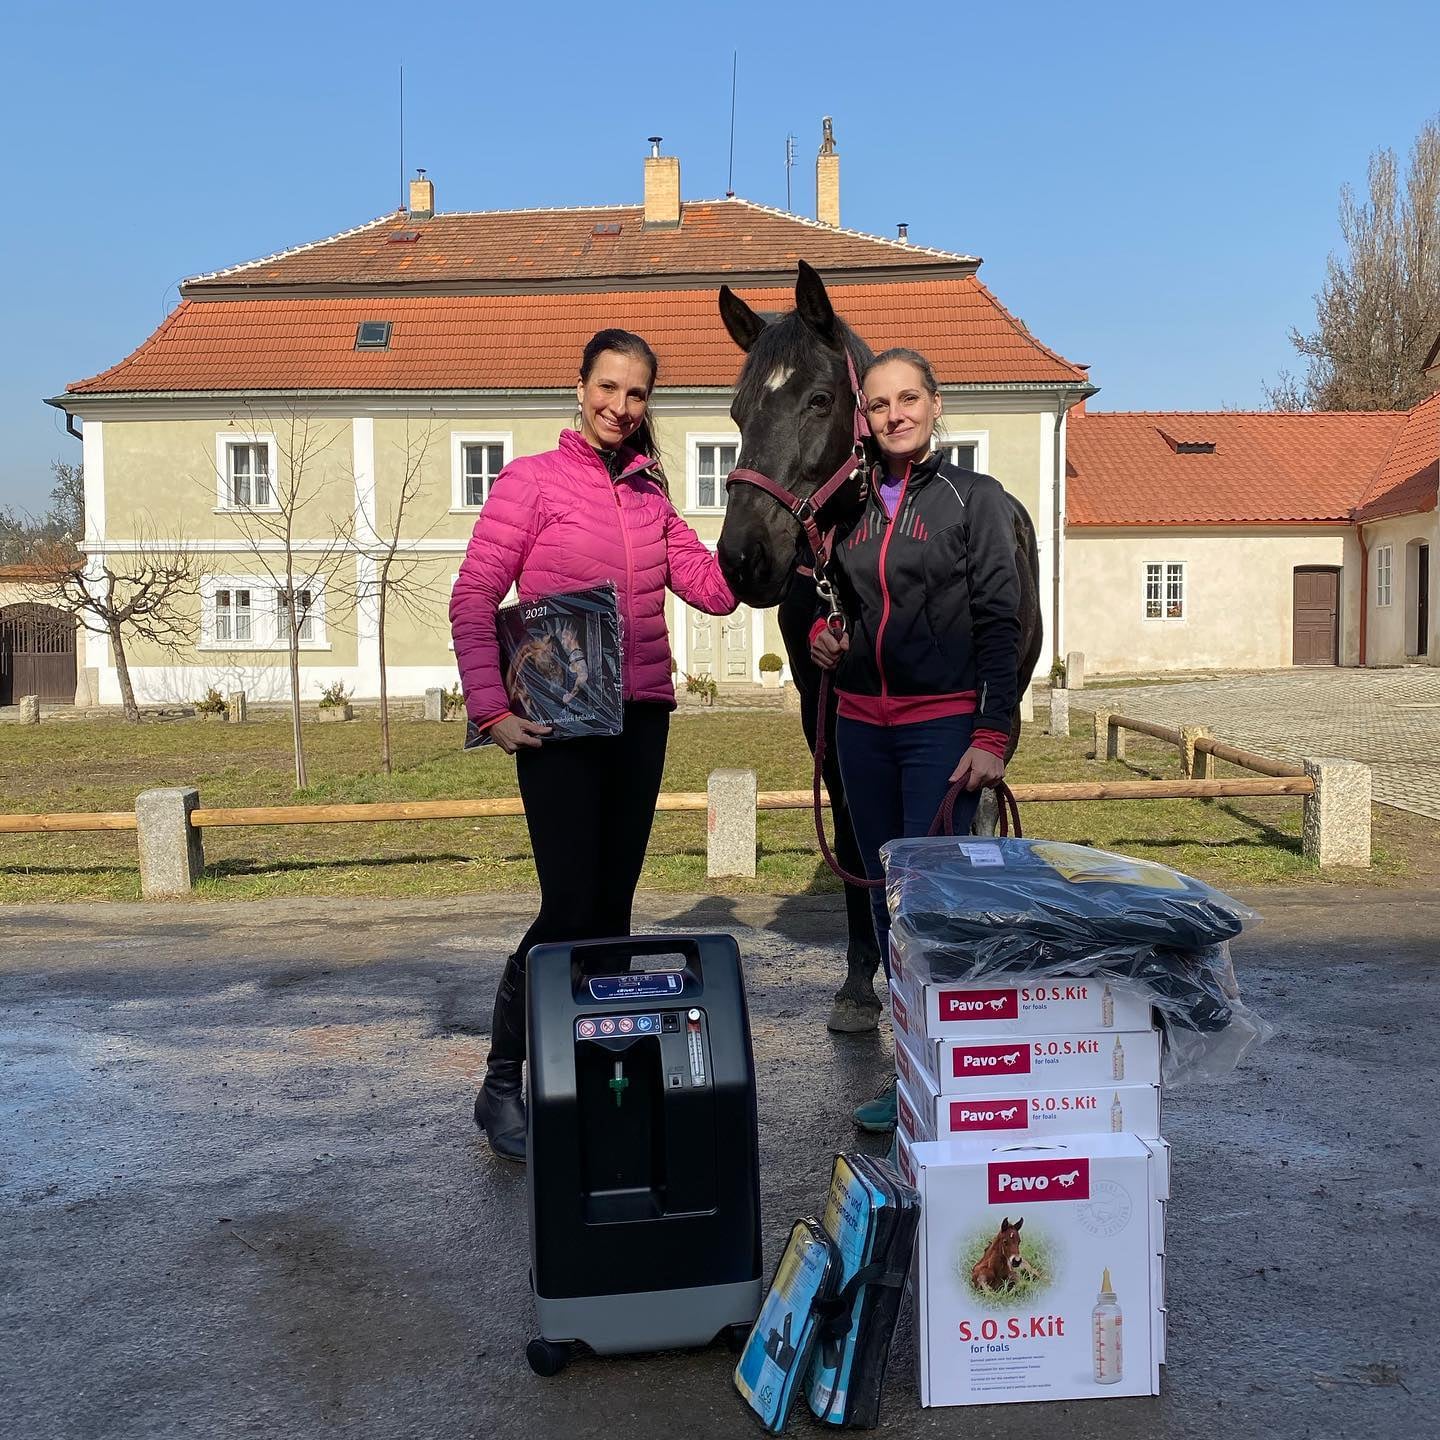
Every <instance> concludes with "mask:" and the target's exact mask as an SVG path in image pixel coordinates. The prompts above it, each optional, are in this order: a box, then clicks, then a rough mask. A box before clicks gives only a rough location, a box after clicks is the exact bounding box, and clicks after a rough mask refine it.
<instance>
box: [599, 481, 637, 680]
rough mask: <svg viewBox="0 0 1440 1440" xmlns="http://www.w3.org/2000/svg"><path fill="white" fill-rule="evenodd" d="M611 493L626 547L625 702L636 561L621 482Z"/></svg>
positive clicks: (612, 488) (621, 639)
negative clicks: (621, 495)
mask: <svg viewBox="0 0 1440 1440" xmlns="http://www.w3.org/2000/svg"><path fill="white" fill-rule="evenodd" d="M621 478H622V479H623V478H624V477H623V476H622V477H621ZM606 479H607V481H608V480H609V476H608V475H607V476H606ZM610 493H611V494H612V495H614V497H615V514H616V516H617V518H618V519H619V521H620V542H621V544H623V545H624V546H625V634H624V635H622V636H621V637H620V643H621V647H622V651H621V653H622V654H623V655H624V657H625V660H624V665H625V672H626V673H625V675H624V677H623V683H622V684H621V687H620V690H621V694H620V698H621V699H622V700H624V699H626V698H627V697H628V696H629V694H630V692H631V691H632V690H633V689H634V688H635V686H634V677H633V675H632V674H631V673H630V645H629V643H628V641H627V639H626V636H629V635H633V634H634V633H635V627H634V622H633V619H632V617H631V615H630V601H631V598H632V597H633V596H634V594H635V561H634V557H633V556H632V555H631V553H630V530H629V527H628V526H627V525H626V524H625V507H624V506H623V505H622V504H621V503H620V484H619V481H616V482H615V483H614V484H612V485H611V486H610Z"/></svg>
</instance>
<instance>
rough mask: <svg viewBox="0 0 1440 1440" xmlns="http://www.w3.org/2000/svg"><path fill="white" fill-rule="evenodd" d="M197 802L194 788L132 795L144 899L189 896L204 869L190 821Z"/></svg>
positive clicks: (200, 850)
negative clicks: (137, 829) (133, 797)
mask: <svg viewBox="0 0 1440 1440" xmlns="http://www.w3.org/2000/svg"><path fill="white" fill-rule="evenodd" d="M199 804H200V792H199V791H198V790H195V789H176V790H142V791H141V792H140V794H139V795H137V796H136V797H135V821H136V824H137V826H138V827H139V836H140V894H141V895H142V896H144V898H145V899H146V900H168V899H173V898H174V897H176V896H179V895H188V894H189V893H190V891H191V890H192V889H193V888H194V885H195V882H196V881H197V880H198V879H199V878H200V874H201V872H202V871H203V870H204V869H205V850H204V847H203V846H202V845H201V843H200V832H199V830H197V829H196V828H195V827H194V826H193V825H192V824H191V823H190V812H191V811H192V810H194V809H196V808H197V807H198V806H199Z"/></svg>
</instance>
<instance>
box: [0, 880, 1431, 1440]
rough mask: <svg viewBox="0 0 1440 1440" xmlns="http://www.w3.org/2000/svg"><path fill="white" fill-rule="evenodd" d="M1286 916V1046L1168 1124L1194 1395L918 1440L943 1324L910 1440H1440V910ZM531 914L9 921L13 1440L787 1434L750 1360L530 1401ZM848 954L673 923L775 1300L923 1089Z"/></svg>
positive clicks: (631, 1365)
mask: <svg viewBox="0 0 1440 1440" xmlns="http://www.w3.org/2000/svg"><path fill="white" fill-rule="evenodd" d="M1250 898H1251V899H1252V903H1255V904H1256V906H1257V908H1258V909H1260V910H1261V911H1262V913H1263V914H1264V916H1265V921H1264V923H1263V924H1262V925H1261V926H1260V927H1259V928H1257V929H1255V930H1254V931H1253V932H1251V933H1249V934H1247V935H1246V936H1245V937H1243V938H1242V940H1241V941H1240V942H1238V944H1237V946H1236V951H1235V957H1236V962H1237V968H1238V970H1239V974H1240V978H1241V982H1242V984H1243V986H1244V987H1245V990H1246V994H1247V997H1248V998H1249V999H1250V1000H1251V1002H1252V1003H1253V1004H1254V1005H1255V1006H1256V1007H1257V1008H1259V1009H1260V1010H1261V1011H1262V1012H1263V1013H1264V1014H1265V1015H1266V1016H1268V1017H1269V1018H1270V1019H1271V1020H1272V1021H1274V1022H1275V1024H1276V1026H1277V1034H1276V1036H1275V1038H1274V1039H1273V1040H1272V1041H1271V1042H1270V1043H1269V1044H1268V1045H1266V1046H1265V1047H1263V1048H1262V1049H1261V1050H1260V1051H1258V1052H1256V1053H1255V1054H1254V1055H1253V1057H1252V1058H1251V1059H1249V1060H1247V1062H1246V1063H1245V1065H1244V1068H1243V1070H1242V1071H1241V1072H1240V1073H1239V1074H1238V1075H1237V1076H1236V1077H1235V1078H1234V1079H1233V1080H1231V1081H1230V1082H1229V1083H1224V1084H1219V1083H1216V1084H1208V1085H1203V1086H1197V1087H1195V1088H1192V1089H1189V1090H1185V1091H1179V1092H1176V1093H1173V1094H1171V1095H1170V1096H1169V1097H1168V1098H1167V1101H1166V1107H1165V1129H1166V1133H1167V1134H1168V1135H1169V1137H1170V1138H1171V1140H1172V1142H1173V1146H1174V1179H1173V1199H1172V1201H1171V1205H1170V1216H1169V1224H1168V1240H1169V1255H1168V1259H1167V1298H1168V1303H1169V1308H1170V1337H1169V1364H1168V1367H1167V1369H1166V1370H1165V1372H1164V1386H1163V1390H1164V1393H1163V1394H1162V1395H1161V1396H1160V1397H1159V1398H1158V1399H1150V1400H1107V1401H1095V1402H1088V1403H1075V1404H1046V1405H1008V1406H990V1407H985V1408H981V1409H967V1410H923V1411H922V1410H921V1409H920V1408H919V1407H918V1403H917V1398H916V1384H915V1379H914V1341H913V1329H912V1326H911V1325H910V1323H909V1321H908V1319H907V1320H903V1321H902V1325H901V1331H900V1334H899V1336H898V1339H897V1346H896V1353H895V1357H894V1362H893V1365H892V1370H891V1375H890V1379H889V1382H888V1387H887V1391H886V1397H885V1406H884V1412H883V1415H882V1428H883V1429H884V1430H887V1431H890V1432H891V1433H900V1434H904V1435H907V1436H910V1435H913V1436H917V1437H932V1436H933V1437H948V1436H966V1437H976V1440H983V1437H1007V1440H1009V1437H1014V1440H1021V1437H1046V1440H1051V1437H1054V1436H1056V1435H1064V1436H1066V1437H1075V1440H1090V1437H1094V1440H1100V1437H1105V1440H1131V1437H1161V1436H1164V1437H1196V1440H1199V1437H1207V1440H1208V1437H1216V1436H1224V1437H1226V1440H1246V1437H1257V1440H1258V1437H1265V1440H1273V1437H1289V1436H1314V1437H1335V1440H1339V1437H1351V1436H1354V1435H1356V1434H1363V1433H1376V1434H1381V1435H1387V1436H1397V1437H1424V1436H1435V1435H1440V1384H1437V1380H1436V1374H1435V1362H1434V1354H1435V1337H1434V1324H1435V1317H1436V1315H1437V1313H1440V1312H1437V1306H1436V1298H1435V1297H1436V1295H1437V1293H1440V1264H1437V1257H1440V1238H1437V1237H1440V1227H1437V1223H1436V1222H1437V1218H1440V1217H1437V1210H1440V1203H1437V1202H1440V1193H1437V1167H1440V1144H1437V1139H1436V1127H1435V1124H1434V1115H1435V1110H1436V1102H1437V1099H1440V1095H1437V1084H1436V1080H1437V1068H1440V1067H1437V1058H1436V1046H1435V1041H1434V1036H1435V1033H1436V1026H1437V1018H1440V991H1437V987H1436V980H1437V954H1440V943H1437V941H1440V898H1437V897H1435V896H1432V895H1428V894H1425V895H1406V894H1397V893H1395V892H1384V893H1375V892H1366V891H1363V890H1355V891H1349V890H1338V889H1326V890H1323V891H1316V890H1309V891H1305V892H1303V893H1302V892H1293V893H1289V894H1285V893H1273V892H1272V893H1269V894H1266V895H1263V896H1257V897H1250ZM531 903H532V902H531V901H530V899H529V898H528V897H525V896H519V897H510V898H496V897H485V898H480V897H477V898H475V899H473V900H461V901H444V902H385V901H352V900H345V901H318V900H317V901H293V900H287V901H276V902H273V903H263V902H256V903H251V904H233V903H226V904H208V905H207V904H200V903H181V904H175V905H169V906H159V905H108V906H106V905H84V906H54V907H45V908H33V909H29V908H27V909H20V908H14V907H11V908H5V909H0V1117H3V1118H0V1397H3V1399H0V1406H3V1411H0V1413H3V1414H4V1417H5V1420H4V1424H3V1431H4V1434H5V1435H7V1436H13V1437H16V1440H51V1437H64V1440H140V1437H145V1440H152V1437H169V1436H182V1435H183V1436H191V1437H194V1436H199V1437H217V1440H218V1437H225V1440H229V1437H239V1436H267V1437H273V1436H281V1437H293V1436H307V1437H308V1436H317V1435H318V1436H328V1435H334V1436H346V1437H352V1436H353V1437H364V1440H408V1437H417V1440H419V1437H434V1440H452V1437H453V1440H461V1437H471V1436H476V1437H479V1436H484V1437H487V1440H508V1437H521V1436H524V1437H551V1436H554V1437H560V1436H564V1437H567V1440H569V1437H576V1440H587V1437H592V1436H593V1437H599V1436H605V1437H624V1440H648V1437H651V1436H675V1435H684V1436H695V1437H710V1436H743V1435H746V1434H750V1433H759V1432H758V1429H757V1428H756V1427H754V1426H753V1425H752V1424H751V1422H750V1421H749V1420H748V1418H747V1416H746V1414H745V1413H744V1412H743V1411H742V1410H741V1409H740V1407H739V1402H738V1400H737V1399H736V1397H735V1395H734V1392H733V1390H732V1388H731V1385H730V1370H731V1367H732V1366H733V1363H734V1362H733V1358H732V1357H731V1356H730V1355H728V1354H727V1353H726V1351H725V1350H724V1349H723V1348H722V1347H718V1346H717V1347H715V1348H713V1349H711V1350H709V1351H704V1352H694V1353H668V1354H663V1355H657V1356H648V1357H635V1358H622V1359H597V1358H593V1357H586V1358H582V1359H580V1360H578V1361H576V1362H575V1363H574V1364H572V1365H571V1367H570V1368H569V1369H567V1370H566V1371H565V1372H564V1373H563V1374H562V1375H560V1376H558V1377H556V1378H554V1379H549V1380H543V1379H540V1378H538V1377H536V1376H534V1375H532V1374H531V1372H530V1370H529V1369H528V1368H527V1367H526V1364H525V1361H524V1358H523V1352H524V1346H525V1342H526V1340H527V1339H528V1338H529V1337H530V1335H531V1334H532V1333H533V1315H532V1310H531V1302H530V1297H529V1292H528V1286H527V1270H528V1257H527V1253H526V1225H525V1207H524V1202H525V1189H524V1173H523V1171H522V1170H520V1169H518V1168H516V1167H514V1166H511V1165H507V1164H504V1163H502V1162H499V1161H497V1160H495V1159H494V1158H493V1157H492V1156H491V1155H490V1154H489V1152H488V1150H487V1148H486V1146H485V1143H484V1141H483V1139H482V1138H481V1137H480V1136H479V1135H478V1133H477V1132H476V1131H475V1129H474V1126H473V1124H472V1122H471V1118H470V1107H471V1102H472V1099H473V1096H474V1090H475V1087H476V1084H477V1083H478V1078H479V1075H480V1074H481V1072H482V1069H483V1059H484V1054H485V1050H486V1039H485V1036H486V1031H487V1030H488V1027H489V1011H490V1002H491V997H492V995H493V991H494V986H495V983H496V979H497V977H498V974H499V969H500V964H501V961H502V958H503V956H504V955H505V953H506V951H507V949H508V948H509V946H510V945H512V944H513V943H514V942H515V940H516V939H517V938H518V936H519V934H520V932H521V931H522V929H523V927H524V925H525V923H526V922H527V921H528V919H529V913H530V907H531ZM843 923H844V917H843V912H842V911H841V910H840V909H839V908H838V907H837V906H836V904H835V901H834V899H833V898H827V897H817V898H803V899H793V900H767V899H763V898H746V899H743V900H742V899H737V900H715V899H710V898H695V899H693V900H685V899H683V898H679V899H677V898H675V897H656V896H650V897H642V900H641V913H640V914H639V915H638V916H637V929H641V928H646V929H667V930H712V929H723V930H729V931H732V932H733V933H735V934H736V936H737V937H738V939H739V942H740V945H741V949H742V951H743V952H744V954H745V956H746V960H747V968H748V977H749V986H750V997H751V1008H752V1021H753V1027H754V1038H755V1051H756V1061H757V1067H758V1072H759V1085H760V1099H759V1104H760V1124H761V1152H762V1188H763V1193H762V1200H763V1206H764V1216H765V1262H766V1269H767V1273H768V1271H769V1269H770V1268H771V1267H772V1266H773V1264H774V1260H775V1256H776V1253H777V1248H778V1246H779V1244H780V1243H781V1241H782V1238H783V1236H784V1234H785V1233H786V1231H787V1230H788V1227H789V1224H790V1222H791V1220H792V1219H793V1217H795V1216H796V1215H799V1214H802V1213H807V1212H813V1211H815V1210H816V1209H817V1208H818V1207H819V1206H820V1205H821V1203H822V1201H823V1197H824V1192H825V1187H826V1183H827V1179H828V1174H829V1167H830V1159H831V1155H832V1153H833V1152H834V1150H835V1149H836V1148H837V1147H852V1146H855V1145H856V1143H857V1137H856V1136H855V1134H854V1132H853V1131H852V1129H851V1128H850V1124H849V1111H850V1107H851V1105H852V1104H853V1103H854V1102H855V1101H856V1100H857V1099H860V1098H865V1097H867V1096H868V1095H869V1094H871V1093H872V1092H873V1090H874V1088H875V1086H876V1084H877V1083H878V1081H879V1080H880V1078H881V1076H882V1074H883V1072H884V1069H885V1066H886V1063H887V1056H888V1043H889V1042H888V1036H885V1035H883V1034H882V1035H881V1036H869V1037H847V1036H832V1035H830V1034H828V1033H827V1032H826V1031H825V1029H824V1023H823V1022H824V1016H825V1014H826V1013H827V1011H828V1008H829V1002H830V996H831V993H832V991H833V990H834V988H835V986H836V985H837V984H838V982H839V979H840V977H841V973H842V968H843V967H842V961H841V958H840V957H841V955H842V945H843ZM871 1148H872V1149H873V1148H883V1147H880V1146H877V1145H876V1144H875V1143H874V1142H871ZM812 1429H813V1426H812V1422H811V1421H810V1420H809V1419H808V1418H807V1417H801V1418H799V1419H797V1420H796V1421H795V1422H794V1423H793V1425H792V1433H805V1432H808V1431H811V1430H812Z"/></svg>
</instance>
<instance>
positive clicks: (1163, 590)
mask: <svg viewBox="0 0 1440 1440" xmlns="http://www.w3.org/2000/svg"><path fill="white" fill-rule="evenodd" d="M1188 568H1189V562H1188V561H1186V560H1145V561H1142V562H1141V565H1140V618H1141V620H1143V621H1144V622H1145V624H1147V625H1162V624H1163V625H1183V624H1184V623H1185V622H1186V621H1187V620H1188V619H1189V618H1190V578H1189V575H1188V574H1187V573H1186V572H1187V570H1188ZM1152 569H1155V570H1159V572H1160V613H1159V614H1158V615H1151V614H1149V613H1148V609H1149V604H1150V594H1149V589H1150V571H1151V570H1152ZM1172 570H1179V572H1180V613H1179V614H1178V615H1168V614H1166V611H1167V610H1168V609H1169V608H1170V572H1171V571H1172Z"/></svg>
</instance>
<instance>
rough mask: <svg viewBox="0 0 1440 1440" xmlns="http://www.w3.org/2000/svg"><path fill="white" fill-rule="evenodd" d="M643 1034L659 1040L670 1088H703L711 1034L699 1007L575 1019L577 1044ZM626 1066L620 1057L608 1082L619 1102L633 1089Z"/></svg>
mask: <svg viewBox="0 0 1440 1440" xmlns="http://www.w3.org/2000/svg"><path fill="white" fill-rule="evenodd" d="M606 978H609V977H606ZM640 1037H656V1038H658V1039H659V1041H660V1046H659V1050H660V1069H661V1073H662V1074H663V1075H664V1077H665V1081H664V1084H665V1088H666V1089H668V1090H679V1089H681V1088H683V1087H685V1086H687V1085H688V1086H691V1087H693V1088H695V1089H699V1088H701V1087H703V1086H705V1085H707V1084H708V1083H709V1077H708V1073H707V1067H706V1052H707V1048H708V1045H707V1042H708V1038H709V1037H708V1035H707V1034H706V1026H705V1012H704V1011H703V1010H701V1009H699V1008H697V1007H695V1006H691V1007H690V1009H688V1010H685V1011H680V1010H662V1011H659V1012H656V1013H646V1012H643V1011H641V1012H639V1013H636V1014H626V1015H586V1016H584V1017H582V1018H581V1019H579V1020H577V1021H576V1022H575V1040H576V1043H577V1044H579V1043H580V1042H585V1041H602V1042H603V1041H606V1040H609V1041H627V1040H634V1039H637V1038H640ZM616 1048H617V1049H618V1048H619V1047H618V1046H617V1047H616ZM627 1048H628V1047H627ZM625 1068H626V1067H625V1061H624V1060H623V1059H620V1058H617V1059H616V1060H615V1062H614V1071H613V1074H612V1076H611V1078H610V1080H609V1082H608V1087H609V1089H610V1090H611V1092H612V1093H613V1094H614V1096H615V1103H616V1104H617V1105H620V1104H622V1103H623V1100H624V1096H623V1092H624V1091H625V1090H627V1089H628V1088H629V1079H628V1077H627V1075H626V1073H625Z"/></svg>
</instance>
